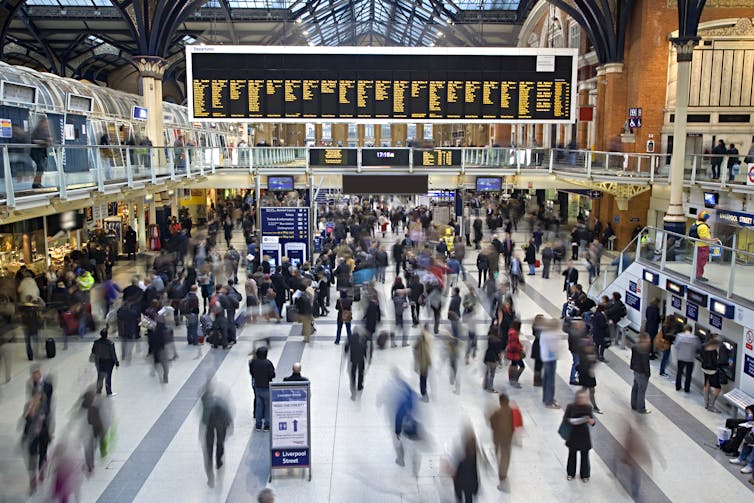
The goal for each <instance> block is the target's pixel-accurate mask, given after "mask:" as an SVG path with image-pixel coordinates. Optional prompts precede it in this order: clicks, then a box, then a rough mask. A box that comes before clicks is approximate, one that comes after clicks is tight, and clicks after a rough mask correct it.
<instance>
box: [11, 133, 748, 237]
mask: <svg viewBox="0 0 754 503" xmlns="http://www.w3.org/2000/svg"><path fill="white" fill-rule="evenodd" d="M308 150H309V149H308V148H306V147H242V148H238V147H190V146H186V147H176V146H167V147H142V146H136V147H132V146H115V145H113V146H109V145H105V146H85V145H62V146H55V147H52V148H49V149H47V155H46V156H40V155H38V154H39V152H38V151H37V150H35V149H34V146H33V145H14V144H4V145H0V160H2V166H0V167H1V168H2V169H0V202H2V201H4V202H6V204H7V203H8V196H9V195H10V199H11V202H13V200H14V199H15V197H16V196H18V197H24V196H26V195H31V194H39V193H45V192H57V191H61V192H63V193H64V192H65V191H67V190H84V189H91V188H97V189H99V190H103V189H104V186H106V185H118V184H125V185H132V184H135V183H137V184H139V183H145V182H158V181H160V180H163V179H178V178H181V177H193V176H200V175H207V174H211V173H215V172H217V171H218V170H246V171H254V170H256V169H265V170H270V169H273V170H274V169H281V170H285V169H291V168H295V169H304V168H307V167H308ZM460 150H461V152H462V165H461V166H454V167H453V168H457V170H458V171H459V173H460V171H461V170H463V169H469V170H496V169H500V170H511V171H516V172H520V173H526V172H531V173H536V172H550V171H551V172H553V173H555V174H562V175H578V176H579V177H585V178H596V179H599V180H604V179H606V178H607V179H618V180H621V181H624V182H625V183H639V184H644V183H647V182H648V181H649V182H651V183H668V181H669V173H670V156H668V155H665V154H649V153H647V154H642V153H639V154H628V153H626V154H624V153H617V152H599V151H589V150H569V149H562V148H555V149H544V148H502V147H495V148H462V149H460ZM742 159H743V158H742V157H741V158H739V162H738V163H737V164H735V165H731V169H730V170H729V169H728V164H729V163H728V157H727V156H722V158H721V159H720V158H717V157H715V156H710V155H689V156H687V159H686V162H685V171H684V181H685V182H686V183H697V182H700V183H707V184H715V185H718V186H720V187H725V186H734V185H745V184H746V183H747V181H746V180H747V175H748V167H747V166H748V165H747V164H746V163H744V162H743V160H742ZM717 161H720V170H719V171H720V178H716V177H714V176H713V174H717V173H716V172H717V169H716V170H715V173H713V170H712V166H713V164H714V165H717ZM37 163H39V164H40V165H42V166H40V167H39V171H40V173H41V177H36V176H35V175H36V173H37V171H38V164H37ZM734 166H736V167H734ZM316 169H317V168H313V171H316ZM330 169H331V168H330ZM447 169H448V168H443V170H444V171H447ZM711 188H713V189H714V187H711ZM679 252H681V250H679Z"/></svg>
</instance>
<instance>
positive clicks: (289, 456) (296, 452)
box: [271, 447, 309, 468]
mask: <svg viewBox="0 0 754 503" xmlns="http://www.w3.org/2000/svg"><path fill="white" fill-rule="evenodd" d="M271 460H272V467H273V468H283V467H289V468H292V467H295V466H299V467H300V466H309V448H308V447H306V448H302V449H274V450H273V451H272V458H271Z"/></svg>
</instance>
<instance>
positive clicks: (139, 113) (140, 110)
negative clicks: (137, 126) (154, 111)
mask: <svg viewBox="0 0 754 503" xmlns="http://www.w3.org/2000/svg"><path fill="white" fill-rule="evenodd" d="M132 116H133V118H134V119H136V120H139V121H145V120H147V119H148V118H149V109H148V108H144V107H137V106H134V108H133V113H132Z"/></svg>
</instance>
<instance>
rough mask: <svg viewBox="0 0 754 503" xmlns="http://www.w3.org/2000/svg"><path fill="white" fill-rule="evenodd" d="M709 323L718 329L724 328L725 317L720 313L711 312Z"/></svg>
mask: <svg viewBox="0 0 754 503" xmlns="http://www.w3.org/2000/svg"><path fill="white" fill-rule="evenodd" d="M709 324H710V325H712V326H713V327H715V328H716V329H718V330H722V329H723V317H722V316H720V315H719V314H715V313H709Z"/></svg>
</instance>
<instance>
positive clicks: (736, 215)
mask: <svg viewBox="0 0 754 503" xmlns="http://www.w3.org/2000/svg"><path fill="white" fill-rule="evenodd" d="M717 219H718V220H721V221H723V222H727V223H729V224H733V225H739V226H741V227H754V215H752V214H751V213H741V212H740V211H730V210H717Z"/></svg>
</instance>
